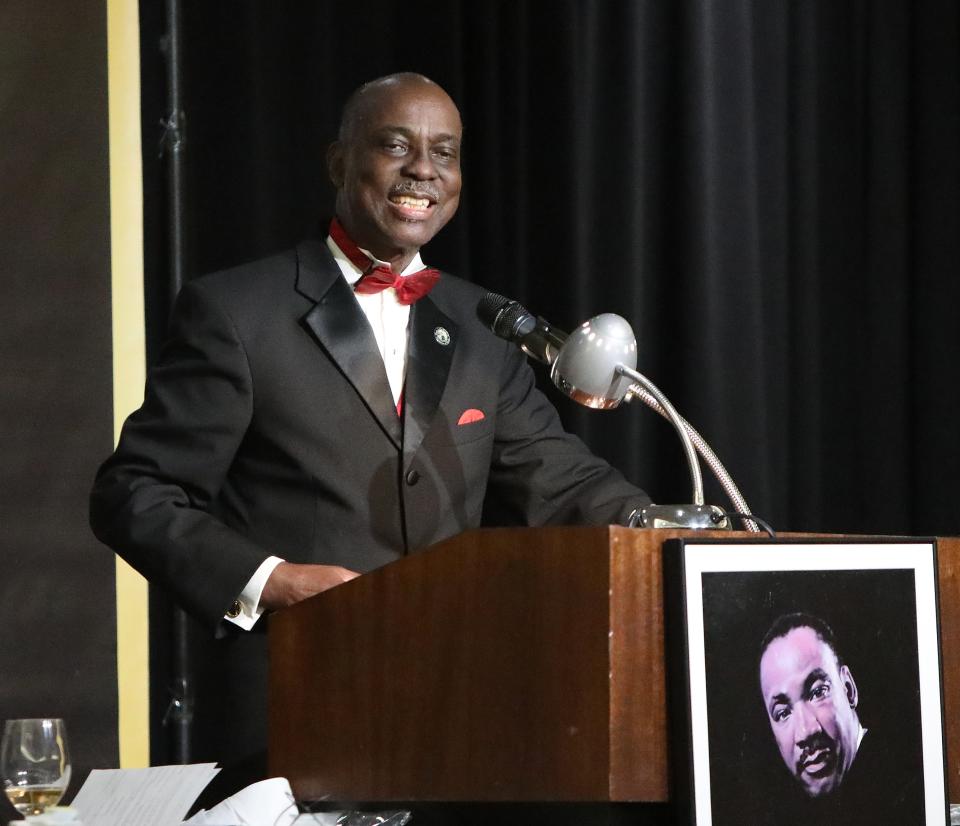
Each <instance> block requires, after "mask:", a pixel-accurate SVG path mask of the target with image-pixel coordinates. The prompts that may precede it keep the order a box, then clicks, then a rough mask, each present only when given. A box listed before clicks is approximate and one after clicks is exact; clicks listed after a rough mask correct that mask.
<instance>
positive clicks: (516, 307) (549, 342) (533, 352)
mask: <svg viewBox="0 0 960 826" xmlns="http://www.w3.org/2000/svg"><path fill="white" fill-rule="evenodd" d="M477 316H478V317H479V319H480V320H481V321H482V322H483V323H484V325H486V326H487V327H489V328H490V330H491V331H492V332H493V334H494V335H495V336H499V337H500V338H505V339H506V340H507V341H512V342H514V343H515V344H517V345H519V347H520V349H521V350H523V352H524V353H526V354H527V355H528V356H530V357H532V358H535V359H536V360H537V361H542V362H543V363H544V364H546V365H547V366H548V367H549V366H552V365H553V363H554V362H555V361H556V360H557V356H559V355H560V348H561V347H563V343H564V342H565V341H566V340H567V334H566V333H564V332H561V331H560V330H557V329H556V328H555V327H553V326H552V325H551V324H549V323H548V322H546V321H544V320H543V319H542V318H539V317H537V316H535V315H533V313H531V312H530V311H529V310H528V309H527V308H526V307H524V306H523V304H521V303H520V302H519V301H513V300H511V299H509V298H504V297H503V296H502V295H498V294H497V293H487V294H486V295H485V296H484V297H483V298H481V299H480V303H479V304H477Z"/></svg>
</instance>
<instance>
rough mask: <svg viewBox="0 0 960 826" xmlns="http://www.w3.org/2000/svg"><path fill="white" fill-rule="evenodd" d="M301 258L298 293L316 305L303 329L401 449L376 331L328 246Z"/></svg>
mask: <svg viewBox="0 0 960 826" xmlns="http://www.w3.org/2000/svg"><path fill="white" fill-rule="evenodd" d="M297 252H298V254H299V259H300V260H299V263H300V273H299V274H298V279H297V289H298V291H300V292H302V293H303V294H304V295H307V296H308V297H309V298H311V299H313V300H314V301H316V302H317V304H316V306H314V308H313V309H312V310H310V311H309V312H308V313H307V314H306V315H305V316H304V317H303V322H304V324H305V325H306V326H307V329H309V330H310V332H312V333H313V335H314V336H315V337H316V339H317V341H318V342H320V346H321V347H323V349H324V350H326V352H327V354H328V355H329V356H330V358H331V359H332V360H333V361H334V362H335V363H336V365H337V367H339V368H340V371H341V372H342V373H343V375H344V376H345V377H346V378H347V380H348V381H349V382H350V383H351V384H352V385H353V387H354V389H355V390H356V391H357V393H359V394H360V397H361V398H362V399H363V401H364V403H365V404H366V406H367V407H368V408H369V410H370V412H371V413H372V414H373V415H374V417H375V418H376V419H377V421H378V422H379V423H380V427H382V428H383V431H384V433H386V434H387V436H389V437H390V440H391V441H392V442H393V444H394V445H395V446H396V447H397V448H398V449H399V448H400V445H401V438H402V432H401V427H400V417H399V416H397V408H396V406H395V405H394V403H393V395H392V394H391V392H390V385H389V383H388V382H387V374H386V371H385V370H384V367H383V359H382V358H381V357H380V351H379V349H378V348H377V340H376V339H375V338H374V336H373V330H371V329H370V325H369V324H368V323H367V319H366V316H364V314H363V311H362V310H361V309H360V307H359V305H358V304H357V302H356V300H355V299H354V297H353V292H352V290H351V289H350V285H349V284H347V282H346V281H345V280H344V279H343V277H342V276H341V273H340V270H339V269H338V268H337V265H336V263H335V262H334V261H333V258H332V256H330V255H329V252H328V251H327V249H326V246H325V245H324V246H323V249H322V251H320V250H316V249H315V248H313V246H312V245H311V247H309V248H307V247H305V246H304V245H301V246H300V247H298V250H297ZM323 253H326V256H324V255H323ZM325 258H326V259H329V261H327V260H325ZM331 268H332V270H331Z"/></svg>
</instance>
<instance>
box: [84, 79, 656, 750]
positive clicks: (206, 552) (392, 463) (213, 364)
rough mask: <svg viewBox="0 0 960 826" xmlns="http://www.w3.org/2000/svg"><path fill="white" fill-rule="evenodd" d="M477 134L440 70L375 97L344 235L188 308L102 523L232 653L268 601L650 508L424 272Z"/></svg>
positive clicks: (348, 170) (353, 143) (363, 110)
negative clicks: (468, 538)
mask: <svg viewBox="0 0 960 826" xmlns="http://www.w3.org/2000/svg"><path fill="white" fill-rule="evenodd" d="M461 135H462V128H461V123H460V116H459V113H458V111H457V108H456V106H455V105H454V104H453V101H452V100H451V99H450V98H449V96H448V95H447V94H446V93H445V92H444V91H443V90H442V89H441V88H440V87H439V86H437V85H436V84H435V83H433V82H432V81H430V80H428V79H427V78H425V77H422V76H420V75H414V74H398V75H392V76H389V77H385V78H380V79H378V80H375V81H373V82H371V83H368V84H366V85H365V86H363V87H361V88H360V89H359V90H358V91H357V92H355V93H354V94H353V96H352V97H351V98H350V99H349V101H348V102H347V104H346V106H345V108H344V112H343V118H342V122H341V126H340V132H339V137H338V140H337V141H336V142H335V143H334V144H333V145H332V146H331V148H330V150H329V153H328V165H329V171H330V176H331V179H332V181H333V183H334V185H335V187H336V191H337V196H336V218H335V219H334V221H333V222H332V223H331V225H330V227H329V235H328V237H327V238H326V239H325V240H311V241H307V242H304V243H302V244H300V245H299V246H297V247H296V248H295V249H292V250H288V251H286V252H283V253H280V254H279V255H276V256H274V257H271V258H267V259H264V260H261V261H257V262H254V263H251V264H246V265H243V266H239V267H236V268H234V269H232V270H228V271H224V272H220V273H215V274H211V275H208V276H205V277H203V278H200V279H197V280H195V281H192V282H190V283H188V284H187V285H186V286H185V287H184V288H183V290H182V292H181V295H180V296H179V298H178V301H177V305H176V308H175V310H174V313H173V317H172V321H171V327H170V333H169V338H168V341H167V342H166V344H165V346H164V348H163V350H162V353H161V356H160V360H159V364H157V365H156V367H154V368H153V369H152V371H151V372H150V376H149V379H148V383H147V391H146V397H145V400H144V403H143V406H142V407H141V408H140V409H139V410H137V411H136V412H135V413H133V414H132V415H131V416H130V418H129V419H128V420H127V422H126V424H125V425H124V428H123V432H122V435H121V438H120V442H119V446H118V447H117V450H116V452H115V453H114V455H113V456H112V457H111V458H110V459H108V460H107V461H106V462H105V463H104V465H103V467H102V468H101V469H100V471H99V473H98V475H97V479H96V482H95V485H94V489H93V494H92V499H91V523H92V525H93V528H94V531H95V533H96V534H97V536H98V537H99V538H100V539H101V540H102V541H103V542H105V543H106V544H107V545H109V546H110V547H112V548H113V549H115V550H116V552H117V553H119V554H120V555H121V556H123V558H124V559H126V560H127V561H128V562H129V563H130V564H131V565H132V566H133V567H134V568H136V569H137V570H138V571H139V572H140V573H142V574H143V575H144V576H145V577H146V578H147V579H149V580H150V581H151V582H154V583H156V584H158V585H160V586H162V587H163V588H164V589H166V590H167V591H169V592H170V593H171V594H172V595H173V596H174V597H175V599H176V600H177V601H178V602H179V603H180V604H181V605H182V606H183V607H184V608H185V609H186V610H187V611H189V612H190V613H191V614H192V615H194V616H195V617H197V618H198V619H199V620H200V621H201V622H202V623H203V624H205V625H206V626H207V627H209V628H211V629H216V630H217V631H218V633H219V635H220V636H225V637H227V638H228V639H227V641H228V642H229V641H230V640H231V639H233V640H235V639H236V638H237V634H236V633H234V631H236V630H237V626H239V628H242V629H250V628H252V627H253V626H254V625H255V623H257V620H258V618H259V617H260V615H261V614H262V613H263V612H269V611H271V610H276V609H280V608H283V607H285V606H289V605H291V604H293V603H296V602H298V601H300V600H303V599H306V598H308V597H310V596H313V595H315V594H318V593H320V592H322V591H325V590H327V589H329V588H332V587H334V586H336V585H338V584H339V583H341V582H343V581H345V580H348V579H350V578H352V577H354V576H356V575H357V574H358V573H362V572H366V571H369V570H371V569H373V568H377V567H379V566H381V565H384V564H386V563H388V562H391V561H393V560H396V559H398V558H400V557H402V556H403V555H404V554H407V553H409V552H412V551H415V550H417V549H421V548H424V547H426V546H427V545H430V544H432V543H434V542H437V541H439V540H441V539H444V538H447V537H450V536H453V535H455V534H458V533H460V532H462V531H465V530H467V529H469V528H474V527H477V526H479V525H480V523H481V516H482V514H483V512H484V510H485V509H486V510H487V513H488V514H489V513H492V512H495V513H496V514H497V521H498V522H499V523H509V524H520V525H543V524H564V523H594V524H605V523H618V522H619V523H622V522H624V521H625V520H626V519H627V517H628V515H629V514H630V512H631V511H632V510H633V509H635V508H637V507H639V506H642V505H644V504H646V503H648V502H649V499H648V497H647V496H646V494H645V493H643V491H641V490H639V489H638V488H636V487H634V486H632V485H630V484H628V483H627V482H626V481H625V480H624V479H623V477H622V476H621V475H620V474H619V473H618V472H617V471H616V470H614V469H612V468H611V467H610V466H609V465H607V464H606V463H605V462H603V461H601V460H600V459H598V458H596V457H595V456H593V455H592V454H591V453H590V452H589V451H588V450H587V448H586V447H585V446H584V445H583V444H582V443H581V442H580V441H579V440H578V439H576V438H575V437H573V436H571V435H570V434H567V433H566V432H564V431H563V429H562V427H561V425H560V423H559V420H558V418H557V415H556V412H555V410H554V409H553V407H552V405H551V404H550V402H549V401H548V400H547V399H546V398H545V397H544V396H542V395H541V394H540V393H539V392H538V391H537V390H536V389H535V387H534V380H533V374H532V371H531V370H530V368H529V366H528V365H527V364H526V360H525V357H524V356H523V354H522V353H521V352H520V351H519V350H518V349H517V348H516V347H515V346H514V345H513V344H511V343H508V342H505V341H502V340H500V339H498V338H496V337H495V336H494V335H493V334H492V333H490V332H489V331H488V330H487V329H485V328H484V326H483V325H482V324H481V323H480V322H479V321H478V319H477V317H476V312H475V310H476V306H477V303H478V301H479V299H480V298H481V297H482V296H483V295H484V291H483V290H482V289H481V288H479V287H477V286H473V285H471V284H468V283H466V282H464V281H461V280H459V279H457V278H455V277H453V276H451V275H448V274H446V273H437V272H436V271H434V270H428V269H425V267H424V264H423V262H422V260H421V258H420V248H421V247H422V246H423V245H424V244H426V243H427V242H428V241H429V240H430V239H431V238H432V237H433V236H434V235H435V234H436V233H437V232H438V231H439V230H440V229H441V228H442V227H443V226H444V225H445V224H446V223H447V222H448V221H449V220H450V218H452V217H453V215H454V213H455V212H456V209H457V205H458V202H459V196H460V186H461V173H460V155H461ZM243 636H245V637H247V638H248V639H251V640H252V639H253V638H259V642H258V643H257V644H256V646H254V645H253V643H250V644H247V643H244V644H243V645H242V646H241V648H243V650H244V651H247V650H249V651H250V652H255V653H247V654H243V655H241V654H240V653H236V656H235V657H234V659H237V658H238V657H240V658H243V659H245V660H247V661H248V662H247V663H246V664H245V666H244V668H246V669H247V670H246V671H245V672H244V674H245V675H246V676H244V678H243V679H242V680H240V682H242V683H243V684H242V685H236V684H232V683H235V682H236V681H234V680H233V679H232V678H231V677H229V676H225V677H224V691H225V692H229V691H235V692H237V693H238V694H239V695H241V696H242V698H243V704H244V705H245V706H246V708H248V709H250V708H254V709H256V708H259V710H258V711H255V712H252V715H253V716H254V717H255V718H256V719H255V720H254V721H253V722H252V723H251V721H250V720H245V721H244V722H245V724H247V725H248V726H251V725H252V729H253V731H254V733H253V734H252V735H244V736H245V737H252V739H253V740H257V739H260V738H261V737H262V734H261V732H262V728H263V721H262V718H263V716H264V710H263V707H262V703H263V692H264V687H263V681H264V675H265V656H264V649H265V643H264V642H263V639H262V635H243ZM251 658H252V659H256V660H258V661H262V662H263V663H264V664H262V665H260V666H258V667H251V666H250V665H249V660H250V659H251ZM258 669H259V670H258ZM251 675H252V676H251ZM251 699H253V700H255V702H256V703H259V704H260V705H259V706H257V705H251V703H250V700H251ZM227 705H229V704H227ZM250 714H251V712H241V711H240V706H238V707H237V711H236V715H235V716H236V717H237V718H243V717H245V716H249V715H250ZM224 725H225V726H226V725H227V723H224ZM259 745H260V747H261V748H262V742H261V743H260V744H259ZM228 758H229V755H227V754H224V755H220V759H228Z"/></svg>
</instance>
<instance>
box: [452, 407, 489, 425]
mask: <svg viewBox="0 0 960 826" xmlns="http://www.w3.org/2000/svg"><path fill="white" fill-rule="evenodd" d="M483 418H484V416H483V411H482V410H477V409H476V408H475V407H471V408H470V409H469V410H464V411H463V413H462V414H461V415H460V418H459V419H458V420H457V424H473V423H474V422H479V421H480V420H481V419H483Z"/></svg>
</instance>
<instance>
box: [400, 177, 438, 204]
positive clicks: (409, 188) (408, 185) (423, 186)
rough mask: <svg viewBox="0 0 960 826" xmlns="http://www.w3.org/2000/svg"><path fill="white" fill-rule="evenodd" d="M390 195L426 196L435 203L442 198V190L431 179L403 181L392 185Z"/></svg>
mask: <svg viewBox="0 0 960 826" xmlns="http://www.w3.org/2000/svg"><path fill="white" fill-rule="evenodd" d="M390 195H412V196H415V197H426V198H429V199H430V200H431V201H433V202H434V203H436V202H437V201H439V200H440V190H439V189H437V187H436V186H434V185H433V184H432V183H430V182H429V181H402V182H401V183H399V184H394V185H393V186H392V187H390Z"/></svg>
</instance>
